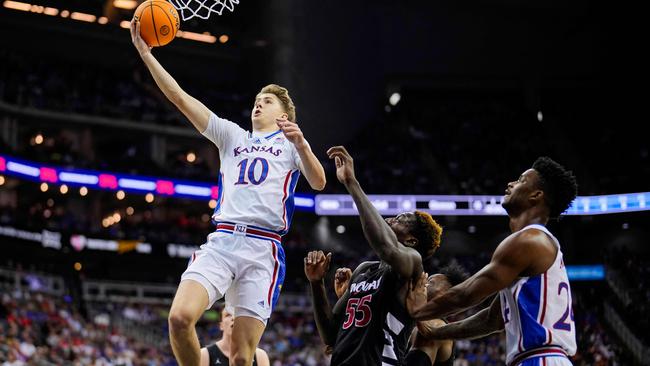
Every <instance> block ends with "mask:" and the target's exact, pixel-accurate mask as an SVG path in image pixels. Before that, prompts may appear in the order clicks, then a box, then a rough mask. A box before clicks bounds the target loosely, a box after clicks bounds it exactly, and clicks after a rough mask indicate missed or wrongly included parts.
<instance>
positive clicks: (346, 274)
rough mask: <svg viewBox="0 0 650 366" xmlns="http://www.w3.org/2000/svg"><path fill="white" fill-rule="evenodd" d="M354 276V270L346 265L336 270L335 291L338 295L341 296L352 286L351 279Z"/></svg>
mask: <svg viewBox="0 0 650 366" xmlns="http://www.w3.org/2000/svg"><path fill="white" fill-rule="evenodd" d="M351 278H352V270H351V269H350V268H347V267H344V268H339V269H337V270H336V274H335V275H334V292H336V297H338V298H340V297H341V296H343V294H344V293H345V291H347V289H348V286H350V279H351Z"/></svg>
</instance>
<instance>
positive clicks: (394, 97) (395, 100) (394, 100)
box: [388, 93, 402, 106]
mask: <svg viewBox="0 0 650 366" xmlns="http://www.w3.org/2000/svg"><path fill="white" fill-rule="evenodd" d="M401 99H402V96H401V95H400V94H399V93H393V94H391V95H390V98H388V103H390V105H392V106H396V105H397V103H399V101H400V100H401Z"/></svg>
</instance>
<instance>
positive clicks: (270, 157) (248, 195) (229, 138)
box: [203, 114, 302, 235]
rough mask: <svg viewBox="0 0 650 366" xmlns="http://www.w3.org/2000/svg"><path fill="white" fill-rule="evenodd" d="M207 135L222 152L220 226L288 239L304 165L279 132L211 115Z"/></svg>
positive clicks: (217, 217) (216, 217)
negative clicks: (237, 226) (255, 130)
mask: <svg viewBox="0 0 650 366" xmlns="http://www.w3.org/2000/svg"><path fill="white" fill-rule="evenodd" d="M203 135H204V136H205V137H207V138H208V139H210V141H212V142H214V144H215V145H217V147H218V148H219V157H220V159H221V169H220V172H219V183H218V187H219V197H218V199H217V207H216V208H215V210H214V214H213V215H212V219H213V220H214V221H216V222H231V223H240V224H246V225H250V226H258V227H261V228H264V229H267V230H272V231H275V232H277V233H278V234H280V235H284V234H285V233H286V232H287V231H288V230H289V225H290V224H291V217H292V215H293V209H294V203H293V193H294V190H295V189H296V184H297V183H298V178H299V177H300V169H301V167H302V163H301V161H300V157H299V155H298V151H296V148H295V147H294V145H293V144H292V143H291V142H290V141H289V140H287V139H286V138H285V136H284V134H282V132H281V131H280V130H278V131H276V132H272V133H262V134H259V133H251V132H248V131H246V130H244V129H242V128H241V127H239V126H238V125H236V124H235V123H233V122H230V121H228V120H226V119H223V118H219V117H217V116H216V115H215V114H211V115H210V121H209V123H208V128H207V129H206V130H205V131H204V132H203Z"/></svg>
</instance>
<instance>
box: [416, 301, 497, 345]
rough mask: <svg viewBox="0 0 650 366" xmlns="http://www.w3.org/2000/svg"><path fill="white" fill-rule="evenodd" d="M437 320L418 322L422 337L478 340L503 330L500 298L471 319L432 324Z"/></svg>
mask: <svg viewBox="0 0 650 366" xmlns="http://www.w3.org/2000/svg"><path fill="white" fill-rule="evenodd" d="M436 320H438V319H434V320H427V321H420V322H418V323H417V327H418V331H419V332H420V335H422V336H423V337H426V338H428V339H476V338H482V337H485V336H488V335H490V334H493V333H497V332H501V331H502V330H503V317H502V316H501V301H500V300H499V296H496V297H495V298H494V300H492V304H491V305H490V306H489V307H487V308H485V309H483V310H481V311H479V312H478V313H476V314H474V315H472V316H470V317H469V318H466V319H463V320H461V321H458V322H453V323H449V324H444V325H440V324H435V323H430V322H435V321H436ZM443 323H444V322H443Z"/></svg>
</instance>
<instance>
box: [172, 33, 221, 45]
mask: <svg viewBox="0 0 650 366" xmlns="http://www.w3.org/2000/svg"><path fill="white" fill-rule="evenodd" d="M206 33H207V32H206ZM176 37H181V38H185V39H189V40H192V41H199V42H205V43H215V42H217V37H215V36H213V35H211V34H210V33H207V34H201V33H194V32H188V31H178V32H176Z"/></svg>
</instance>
